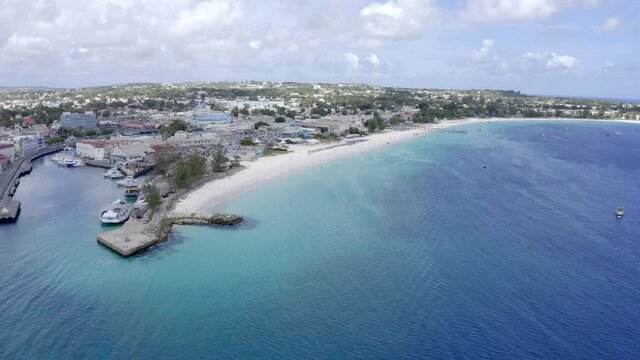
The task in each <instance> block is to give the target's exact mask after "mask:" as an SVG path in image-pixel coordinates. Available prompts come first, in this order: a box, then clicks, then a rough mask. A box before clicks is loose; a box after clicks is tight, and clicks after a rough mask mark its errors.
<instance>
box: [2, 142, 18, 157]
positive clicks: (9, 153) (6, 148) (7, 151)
mask: <svg viewBox="0 0 640 360" xmlns="http://www.w3.org/2000/svg"><path fill="white" fill-rule="evenodd" d="M0 155H4V156H6V157H8V158H9V160H10V161H14V160H15V159H16V147H15V145H14V144H13V143H10V142H2V143H0Z"/></svg>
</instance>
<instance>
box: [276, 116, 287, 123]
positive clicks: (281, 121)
mask: <svg viewBox="0 0 640 360" xmlns="http://www.w3.org/2000/svg"><path fill="white" fill-rule="evenodd" d="M285 121H287V119H285V118H284V116H278V117H277V118H276V122H277V123H283V122H285Z"/></svg>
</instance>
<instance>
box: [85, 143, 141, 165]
mask: <svg viewBox="0 0 640 360" xmlns="http://www.w3.org/2000/svg"><path fill="white" fill-rule="evenodd" d="M128 143H130V141H126V140H83V141H78V142H77V143H76V154H78V156H80V157H82V158H85V159H91V160H99V161H102V160H107V159H109V158H110V155H111V151H112V150H113V149H115V148H116V147H118V146H124V145H126V144H128Z"/></svg>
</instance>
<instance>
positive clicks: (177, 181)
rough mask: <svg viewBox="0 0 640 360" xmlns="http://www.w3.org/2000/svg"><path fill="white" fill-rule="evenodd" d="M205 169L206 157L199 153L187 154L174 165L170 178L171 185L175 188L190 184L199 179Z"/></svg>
mask: <svg viewBox="0 0 640 360" xmlns="http://www.w3.org/2000/svg"><path fill="white" fill-rule="evenodd" d="M206 170H207V162H206V159H205V158H204V157H202V156H200V155H189V156H188V157H187V158H186V159H182V160H181V161H179V162H178V164H177V165H176V170H175V173H174V174H173V178H172V179H171V180H172V181H171V182H172V185H173V186H174V187H175V188H177V189H182V188H185V187H188V186H190V185H191V184H193V183H194V182H195V181H197V180H199V179H201V178H202V177H203V176H204V174H205V173H206Z"/></svg>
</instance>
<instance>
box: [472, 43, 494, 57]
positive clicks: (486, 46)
mask: <svg viewBox="0 0 640 360" xmlns="http://www.w3.org/2000/svg"><path fill="white" fill-rule="evenodd" d="M494 45H495V41H493V40H492V39H484V40H482V47H481V48H480V49H479V50H476V51H474V52H473V54H471V58H472V59H473V60H475V61H483V60H485V59H486V58H487V56H488V55H489V52H490V51H491V48H493V46H494Z"/></svg>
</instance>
